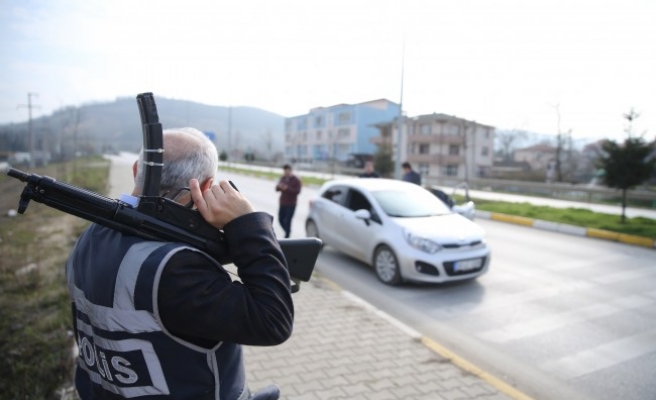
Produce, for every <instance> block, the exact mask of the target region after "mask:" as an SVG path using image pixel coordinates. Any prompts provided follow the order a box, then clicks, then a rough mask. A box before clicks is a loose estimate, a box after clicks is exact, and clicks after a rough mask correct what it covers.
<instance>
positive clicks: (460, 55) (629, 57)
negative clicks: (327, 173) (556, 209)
mask: <svg viewBox="0 0 656 400" xmlns="http://www.w3.org/2000/svg"><path fill="white" fill-rule="evenodd" d="M0 7H1V9H2V13H0V77H2V78H1V79H0V123H6V122H22V121H25V120H27V109H26V108H25V107H24V105H25V104H27V94H28V93H36V94H37V95H36V96H34V97H33V102H34V105H35V106H39V108H35V109H34V110H33V115H34V116H39V115H46V114H50V113H52V111H54V110H56V109H57V108H60V107H63V106H68V105H80V104H83V103H86V102H91V101H113V100H114V99H115V98H116V97H126V96H128V97H133V96H136V95H137V94H138V93H141V92H153V93H154V94H155V96H156V97H157V96H163V97H168V98H176V99H185V100H193V101H197V102H200V103H205V104H210V105H223V106H227V105H233V106H239V105H244V106H253V107H258V108H262V109H265V110H268V111H272V112H275V113H278V114H281V115H283V116H286V117H289V116H295V115H300V114H305V113H307V112H309V110H310V109H311V108H314V107H318V106H331V105H334V104H339V103H351V104H353V103H359V102H364V101H368V100H374V99H379V98H386V99H389V100H391V101H394V102H399V101H400V100H401V99H402V100H403V109H404V112H405V113H406V114H407V115H408V116H415V115H420V114H428V113H433V112H437V113H445V114H450V115H456V116H458V117H462V118H466V119H470V120H475V121H477V122H480V123H483V124H488V125H493V126H495V127H497V129H524V130H529V131H533V132H537V133H546V134H555V133H557V131H558V129H559V126H558V114H560V130H561V131H563V132H566V131H568V130H570V129H571V130H572V134H573V136H574V137H575V138H578V139H583V138H586V139H587V138H613V139H621V138H623V137H624V134H623V126H624V120H623V119H622V115H623V114H624V113H626V112H628V111H629V110H630V109H631V108H632V107H633V108H634V109H635V110H636V111H637V112H639V113H640V114H641V117H640V118H639V119H638V120H637V123H636V124H635V127H636V130H637V131H638V132H643V131H647V138H648V139H650V140H651V139H653V138H654V137H655V136H656V79H655V78H656V22H655V21H656V1H653V0H622V1H604V0H594V1H587V0H566V1H561V0H548V1H541V0H532V1H525V0H516V1H511V0H507V1H506V0H502V1H494V0H469V1H456V0H454V1H441V0H426V1H414V0H403V1H401V0H398V1H397V0H389V1H387V0H330V1H320V2H319V1H311V0H233V1H224V0H207V1H196V0H185V1H150V0H148V1H144V0H140V1H132V0H111V1H91V0H80V1H77V0H58V1H45V0H44V1H37V0H21V1H18V0H16V1H12V0H0ZM402 66H404V68H403V69H402ZM402 70H403V74H402ZM402 76H403V77H404V79H403V85H402V83H401V82H402V81H401V77H402ZM402 86H403V94H402V95H401V87H402ZM401 96H402V97H401ZM135 107H136V103H135ZM200 128H202V127H200Z"/></svg>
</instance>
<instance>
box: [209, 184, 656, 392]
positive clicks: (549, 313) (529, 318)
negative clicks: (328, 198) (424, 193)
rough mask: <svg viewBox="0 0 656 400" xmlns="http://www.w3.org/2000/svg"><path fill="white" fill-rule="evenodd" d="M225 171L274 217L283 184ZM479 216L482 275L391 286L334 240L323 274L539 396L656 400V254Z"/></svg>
mask: <svg viewBox="0 0 656 400" xmlns="http://www.w3.org/2000/svg"><path fill="white" fill-rule="evenodd" d="M219 178H221V179H226V178H227V179H231V180H233V181H234V182H235V183H236V185H237V187H238V188H239V189H240V190H241V191H242V193H244V194H245V195H246V196H247V197H248V198H249V199H250V200H251V202H252V203H253V205H254V206H255V207H256V209H258V210H262V211H267V212H269V213H271V214H272V215H274V216H275V215H276V210H277V205H276V202H277V195H276V193H275V191H274V186H275V182H274V181H267V180H262V179H256V178H252V177H248V176H244V175H236V174H226V173H224V172H220V173H219ZM315 193H316V188H311V187H306V188H304V189H303V192H302V194H301V196H300V199H299V205H298V208H297V213H296V215H295V217H294V223H293V229H292V237H302V236H304V233H305V232H304V220H305V216H306V215H307V209H308V202H309V199H310V198H311V197H313V195H314V194H315ZM477 222H478V223H479V224H480V225H481V226H482V227H483V228H484V229H485V230H486V232H487V238H488V242H489V244H490V246H491V248H492V264H491V269H490V272H489V273H488V274H486V275H484V276H482V277H480V278H479V279H477V280H475V281H470V282H465V283H459V284H450V285H404V286H401V287H388V286H385V285H383V284H381V283H380V282H379V281H378V280H377V279H376V277H375V274H374V272H373V270H372V269H370V268H368V267H367V266H365V265H364V264H362V263H360V262H358V261H355V260H353V259H350V258H348V257H346V256H343V255H341V254H339V253H337V252H335V251H334V250H332V249H331V248H330V247H326V248H325V249H324V250H323V251H322V254H321V255H320V258H319V260H318V262H317V266H316V269H315V270H316V271H317V272H318V273H320V274H322V275H324V276H326V277H327V278H329V279H330V280H332V281H334V282H336V283H337V284H338V285H339V286H341V287H342V288H344V289H345V290H348V291H350V292H351V293H354V294H355V295H357V296H359V297H361V298H362V299H364V300H366V301H367V302H369V303H371V304H372V305H374V306H375V307H377V308H379V309H380V310H382V311H384V312H386V313H388V314H390V315H391V316H393V317H394V318H396V319H398V320H400V321H402V322H403V323H405V324H407V325H408V326H410V327H412V328H414V329H415V330H417V331H419V332H421V333H422V334H424V335H426V336H428V337H430V338H432V339H433V340H435V341H437V342H438V343H441V344H443V345H444V346H446V347H448V348H449V349H451V350H452V351H454V352H456V353H457V354H459V355H460V356H461V357H463V358H465V359H467V360H469V361H471V362H473V363H475V364H476V365H478V366H479V367H481V368H483V369H484V370H486V371H488V372H489V373H491V374H493V375H494V376H496V377H498V378H500V379H503V380H505V381H506V382H508V383H511V384H513V385H515V386H516V387H517V388H519V389H520V390H522V391H523V392H525V393H527V394H528V395H530V396H532V397H534V398H536V399H547V400H550V399H554V400H555V399H558V400H560V399H570V398H577V399H585V398H589V399H600V400H606V399H609V400H610V399H618V398H621V399H626V400H638V399H641V400H642V399H649V398H654V393H656V380H654V379H653V376H654V373H656V322H655V321H656V307H654V304H655V302H656V252H655V250H653V249H648V248H642V247H636V246H631V245H625V244H621V243H615V242H609V241H605V240H600V239H593V238H586V237H578V236H570V235H566V234H562V233H554V232H549V231H542V230H537V229H532V228H528V227H522V226H517V225H512V224H506V223H502V222H497V221H489V220H478V221H477ZM275 229H276V232H277V233H278V235H279V236H280V237H282V230H281V229H280V227H279V226H277V225H276V226H275Z"/></svg>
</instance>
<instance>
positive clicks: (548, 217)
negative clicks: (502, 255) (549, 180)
mask: <svg viewBox="0 0 656 400" xmlns="http://www.w3.org/2000/svg"><path fill="white" fill-rule="evenodd" d="M221 169H222V170H226V171H230V172H235V173H240V174H244V175H250V176H255V177H258V178H264V179H271V180H274V179H278V178H279V177H280V174H279V173H276V172H266V171H251V170H247V169H242V168H236V167H225V168H224V167H221ZM299 178H300V179H301V181H302V182H303V184H304V185H315V186H319V185H321V184H323V183H324V182H325V181H326V180H325V179H321V178H316V177H307V176H299ZM454 198H455V200H456V201H457V202H462V201H463V198H462V197H460V196H454ZM472 200H473V201H474V203H475V204H476V209H477V210H481V211H489V212H495V213H501V214H508V215H517V216H522V217H527V218H533V219H540V220H544V221H550V222H556V223H561V224H568V225H575V226H580V227H585V228H595V229H601V230H606V231H611V232H617V233H623V234H627V235H637V236H643V237H647V238H654V239H656V221H655V220H653V219H649V218H643V217H635V218H627V219H626V223H624V224H622V223H620V216H619V215H615V214H604V213H598V212H593V211H590V210H588V209H582V208H565V209H563V208H556V207H548V206H536V205H532V204H530V203H510V202H501V201H490V200H483V199H476V198H473V199H472Z"/></svg>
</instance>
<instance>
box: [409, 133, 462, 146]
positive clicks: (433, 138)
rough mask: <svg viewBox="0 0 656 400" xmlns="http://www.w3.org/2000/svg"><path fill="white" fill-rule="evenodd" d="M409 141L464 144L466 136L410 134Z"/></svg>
mask: <svg viewBox="0 0 656 400" xmlns="http://www.w3.org/2000/svg"><path fill="white" fill-rule="evenodd" d="M408 143H429V144H430V143H434V144H464V143H465V138H464V136H460V135H444V134H434V135H417V134H414V135H408Z"/></svg>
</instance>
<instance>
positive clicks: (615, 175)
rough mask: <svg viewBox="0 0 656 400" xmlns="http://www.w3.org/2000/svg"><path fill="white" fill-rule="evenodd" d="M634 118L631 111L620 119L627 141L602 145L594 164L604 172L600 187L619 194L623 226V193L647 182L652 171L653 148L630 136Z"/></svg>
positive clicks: (655, 160)
mask: <svg viewBox="0 0 656 400" xmlns="http://www.w3.org/2000/svg"><path fill="white" fill-rule="evenodd" d="M637 117H638V114H636V113H635V112H634V111H633V110H631V111H630V112H629V113H628V114H625V115H624V118H625V119H627V121H628V122H629V124H628V127H627V129H626V132H627V134H628V137H627V138H626V139H625V140H624V143H621V144H620V143H617V142H615V141H613V140H607V141H606V142H604V143H603V145H602V149H603V151H604V154H603V155H602V156H601V157H600V159H599V164H598V166H599V167H600V168H602V169H603V171H604V175H603V179H604V184H605V185H606V186H608V187H611V188H615V189H620V190H621V191H622V219H621V222H622V223H625V222H626V195H627V191H628V190H629V189H631V188H634V187H636V186H638V185H640V184H642V183H643V182H645V181H646V180H647V179H649V178H650V177H651V176H652V174H653V173H654V169H655V168H656V158H654V157H650V155H651V153H652V151H653V148H652V147H651V146H650V145H649V144H647V143H646V142H645V141H644V140H643V139H642V137H634V136H633V135H632V126H631V125H632V122H633V120H634V119H635V118H637Z"/></svg>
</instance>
